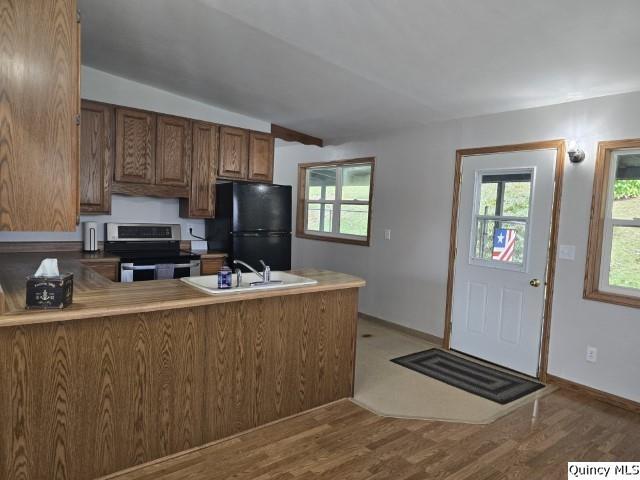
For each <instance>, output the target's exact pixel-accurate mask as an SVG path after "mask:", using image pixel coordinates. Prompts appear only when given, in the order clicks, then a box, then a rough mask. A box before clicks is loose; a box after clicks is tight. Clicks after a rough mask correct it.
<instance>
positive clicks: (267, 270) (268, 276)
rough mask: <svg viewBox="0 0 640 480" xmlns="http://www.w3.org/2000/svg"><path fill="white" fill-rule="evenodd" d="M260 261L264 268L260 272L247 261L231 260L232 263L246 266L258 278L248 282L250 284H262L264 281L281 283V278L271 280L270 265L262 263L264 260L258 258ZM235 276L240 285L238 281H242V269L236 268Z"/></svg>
mask: <svg viewBox="0 0 640 480" xmlns="http://www.w3.org/2000/svg"><path fill="white" fill-rule="evenodd" d="M260 263H261V264H262V268H263V269H264V270H263V271H262V273H260V272H259V271H257V270H256V269H255V268H253V267H252V266H251V265H249V264H248V263H246V262H243V261H242V260H234V261H233V264H234V265H243V266H245V267H246V268H248V269H249V270H251V271H252V272H253V273H255V274H256V275H257V276H258V277H259V278H260V281H259V282H251V283H250V284H249V285H250V286H254V285H264V284H266V283H282V280H271V267H269V265H267V264H266V263H264V261H262V260H260ZM236 278H237V282H238V286H240V282H241V281H242V271H241V270H240V269H239V268H237V269H236Z"/></svg>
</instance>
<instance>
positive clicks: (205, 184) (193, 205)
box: [180, 121, 218, 218]
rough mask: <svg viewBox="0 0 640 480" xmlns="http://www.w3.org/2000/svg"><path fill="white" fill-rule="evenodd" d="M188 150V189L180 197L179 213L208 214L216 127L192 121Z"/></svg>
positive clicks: (210, 211) (212, 191)
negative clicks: (186, 193)
mask: <svg viewBox="0 0 640 480" xmlns="http://www.w3.org/2000/svg"><path fill="white" fill-rule="evenodd" d="M192 145H193V148H192V153H191V193H190V195H189V198H181V199H180V216H181V217H185V218H212V217H213V215H214V208H215V199H216V197H215V194H216V188H215V183H216V166H217V165H216V164H217V157H218V127H217V125H214V124H212V123H207V122H197V121H194V122H193V128H192Z"/></svg>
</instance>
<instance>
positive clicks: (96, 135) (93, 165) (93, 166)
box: [80, 100, 113, 214]
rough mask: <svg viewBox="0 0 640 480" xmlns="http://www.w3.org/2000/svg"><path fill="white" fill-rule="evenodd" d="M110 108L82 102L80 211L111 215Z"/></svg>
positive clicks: (111, 133)
mask: <svg viewBox="0 0 640 480" xmlns="http://www.w3.org/2000/svg"><path fill="white" fill-rule="evenodd" d="M112 168H113V107H112V106H110V105H105V104H102V103H96V102H89V101H87V100H83V101H82V119H81V122H80V211H81V212H82V213H106V214H109V213H111V169H112Z"/></svg>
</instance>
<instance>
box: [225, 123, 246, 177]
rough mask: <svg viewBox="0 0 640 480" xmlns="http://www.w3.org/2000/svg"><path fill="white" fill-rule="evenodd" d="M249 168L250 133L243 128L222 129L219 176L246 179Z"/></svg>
mask: <svg viewBox="0 0 640 480" xmlns="http://www.w3.org/2000/svg"><path fill="white" fill-rule="evenodd" d="M248 166H249V132H248V131H247V130H243V129H242V128H234V127H220V156H219V159H218V176H220V177H222V178H229V179H239V180H242V179H246V178H247V168H248Z"/></svg>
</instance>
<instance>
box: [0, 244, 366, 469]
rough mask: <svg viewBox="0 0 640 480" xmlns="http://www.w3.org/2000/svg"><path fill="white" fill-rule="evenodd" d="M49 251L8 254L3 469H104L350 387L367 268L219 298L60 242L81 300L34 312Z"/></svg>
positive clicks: (315, 274)
mask: <svg viewBox="0 0 640 480" xmlns="http://www.w3.org/2000/svg"><path fill="white" fill-rule="evenodd" d="M44 256H47V255H46V254H42V253H20V254H0V285H1V288H2V290H1V291H2V293H3V295H4V313H3V314H1V315H0V425H2V428H0V478H3V479H16V478H21V479H43V478H59V479H73V480H76V479H88V478H96V477H100V476H102V475H107V474H109V473H112V472H115V471H118V470H122V469H125V468H127V467H131V466H134V465H138V464H141V463H144V462H148V461H151V460H154V459H157V458H161V457H163V456H167V455H171V454H173V453H176V452H180V451H184V450H188V449H191V448H194V447H198V446H200V445H204V444H206V443H208V442H212V441H215V440H217V439H220V438H223V437H226V436H229V435H232V434H234V433H237V432H241V431H243V430H247V429H250V428H252V427H256V426H259V425H263V424H265V423H268V422H271V421H274V420H277V419H280V418H283V417H287V416H290V415H293V414H296V413H298V412H301V411H304V410H308V409H310V408H313V407H315V406H318V405H322V404H325V403H329V402H332V401H334V400H337V399H340V398H344V397H350V396H351V395H352V393H353V380H354V378H353V377H354V364H355V340H356V320H357V310H358V308H357V305H358V289H359V288H360V287H362V286H364V281H362V280H360V279H358V278H355V277H351V276H349V275H344V274H339V273H334V272H327V271H319V270H301V271H298V272H296V273H298V274H301V275H304V276H307V277H311V278H314V279H316V280H318V283H317V284H315V285H307V286H302V287H298V288H289V289H280V290H271V291H268V290H267V291H265V290H262V291H256V292H250V293H229V294H222V295H215V296H213V295H207V294H205V293H203V292H200V291H198V290H196V289H193V288H191V287H189V286H188V285H186V284H184V283H183V282H181V281H179V280H161V281H155V282H139V283H133V284H119V283H114V282H110V281H109V280H108V279H107V278H106V277H104V276H102V275H100V274H99V273H97V272H96V271H95V270H93V269H91V268H89V267H87V266H85V265H84V264H83V263H82V260H86V259H84V258H81V257H82V254H80V253H76V252H56V254H55V256H57V257H58V258H59V260H60V265H61V270H63V271H72V272H73V273H74V277H75V291H74V302H73V305H72V306H71V307H69V308H68V309H65V310H60V311H31V310H24V293H25V292H24V283H25V282H24V277H25V276H26V275H27V274H29V273H32V272H33V271H34V270H35V269H36V267H37V265H38V263H39V261H40V259H41V258H43V257H44ZM93 261H94V262H95V261H100V259H96V258H94V259H93Z"/></svg>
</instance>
